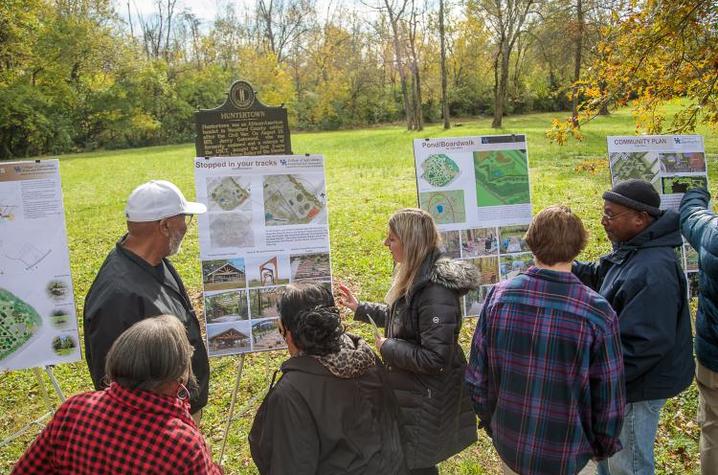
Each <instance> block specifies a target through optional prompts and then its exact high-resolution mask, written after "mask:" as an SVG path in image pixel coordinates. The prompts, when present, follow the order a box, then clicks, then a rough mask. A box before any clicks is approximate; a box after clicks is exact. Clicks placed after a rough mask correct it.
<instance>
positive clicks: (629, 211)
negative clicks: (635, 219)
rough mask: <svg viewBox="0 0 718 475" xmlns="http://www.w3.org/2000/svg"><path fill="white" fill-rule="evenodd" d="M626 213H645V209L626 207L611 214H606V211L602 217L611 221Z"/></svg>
mask: <svg viewBox="0 0 718 475" xmlns="http://www.w3.org/2000/svg"><path fill="white" fill-rule="evenodd" d="M628 213H638V214H641V213H646V212H645V211H636V210H633V209H627V210H626V211H621V212H620V213H616V214H612V215H607V214H606V213H603V219H605V220H606V221H613V220H614V219H616V218H618V217H620V216H623V215H624V214H628ZM646 214H648V213H646Z"/></svg>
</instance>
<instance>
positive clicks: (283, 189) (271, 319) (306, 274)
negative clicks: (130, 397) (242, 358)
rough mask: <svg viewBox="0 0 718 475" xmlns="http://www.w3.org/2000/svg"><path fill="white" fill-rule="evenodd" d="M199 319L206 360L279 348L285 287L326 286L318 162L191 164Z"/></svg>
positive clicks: (290, 158)
mask: <svg viewBox="0 0 718 475" xmlns="http://www.w3.org/2000/svg"><path fill="white" fill-rule="evenodd" d="M194 165H195V186H196V190H197V200H198V201H200V202H202V203H204V204H205V205H207V209H208V211H207V213H205V214H203V215H200V216H199V244H200V259H201V261H202V281H203V286H204V316H205V321H206V324H207V349H208V351H209V355H210V356H222V355H231V354H239V353H254V352H260V351H271V350H276V349H280V348H285V347H286V345H285V343H284V339H283V338H282V336H281V335H280V333H279V329H278V322H279V312H278V308H277V305H278V303H279V297H280V295H281V293H282V291H283V290H284V288H285V286H286V285H287V284H289V283H295V282H316V283H321V284H325V285H327V286H331V262H330V257H329V225H328V219H327V218H328V210H327V200H326V181H325V174H324V158H323V157H322V156H320V155H307V156H304V155H302V156H297V155H271V156H255V157H249V156H247V157H211V158H196V159H195V162H194Z"/></svg>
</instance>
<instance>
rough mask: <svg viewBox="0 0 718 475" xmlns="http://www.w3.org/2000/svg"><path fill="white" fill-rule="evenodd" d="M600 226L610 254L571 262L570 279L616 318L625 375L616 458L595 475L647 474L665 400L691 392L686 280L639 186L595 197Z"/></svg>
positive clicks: (666, 231)
mask: <svg viewBox="0 0 718 475" xmlns="http://www.w3.org/2000/svg"><path fill="white" fill-rule="evenodd" d="M603 200H604V204H603V218H602V219H601V224H602V225H603V228H604V230H605V231H606V235H607V236H608V238H609V239H610V240H611V242H612V243H613V252H611V253H610V254H607V255H605V256H603V257H601V259H600V260H599V261H598V262H594V263H582V262H575V263H574V265H573V273H574V274H576V275H577V276H578V277H579V278H580V279H581V280H582V281H583V283H584V284H586V285H588V286H589V287H591V288H593V289H594V290H596V291H597V292H599V293H600V294H601V295H603V296H604V297H605V298H606V299H607V300H608V301H609V303H610V304H611V306H613V308H614V310H615V311H616V313H617V314H618V321H619V326H620V330H621V344H622V346H623V360H624V367H625V373H626V399H627V402H628V403H627V405H626V410H625V419H624V422H623V430H622V431H621V436H620V439H621V443H622V444H623V450H622V451H620V452H618V453H616V454H615V455H614V456H612V457H611V458H609V459H608V460H604V461H602V462H601V463H600V464H599V470H598V473H599V475H608V474H610V475H623V474H626V475H628V474H630V475H638V474H640V475H644V474H645V475H648V474H653V473H654V458H653V444H654V442H655V438H656V431H657V429H658V420H659V415H660V410H661V408H662V407H663V405H664V404H665V402H666V399H667V398H670V397H673V396H676V395H677V394H679V393H680V392H681V391H683V390H684V389H685V388H686V387H688V386H689V385H690V384H691V381H692V379H693V372H694V368H695V365H694V363H693V350H692V344H693V342H692V335H691V321H690V313H689V307H688V297H687V285H686V279H685V276H684V274H683V270H682V269H681V267H680V265H679V263H678V259H677V257H676V253H675V248H676V247H678V246H680V245H681V244H682V239H681V234H680V231H679V228H678V214H677V213H676V212H674V211H672V210H665V211H662V210H661V209H660V205H661V198H660V196H659V194H658V193H657V192H656V190H655V189H654V188H653V186H652V185H651V184H650V183H648V182H647V181H643V180H635V179H631V180H626V181H623V182H620V183H617V184H616V185H615V186H614V187H613V188H612V189H611V190H610V191H606V192H605V193H604V194H603Z"/></svg>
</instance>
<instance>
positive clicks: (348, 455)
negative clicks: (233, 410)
mask: <svg viewBox="0 0 718 475" xmlns="http://www.w3.org/2000/svg"><path fill="white" fill-rule="evenodd" d="M281 370H282V373H283V376H282V377H281V379H280V380H279V381H278V382H277V384H276V385H274V387H273V388H272V389H270V391H269V394H267V397H266V398H265V399H264V402H262V405H261V406H260V408H259V410H258V411H257V415H256V417H255V419H254V423H253V424H252V430H251V431H250V433H249V446H250V449H251V451H252V458H253V459H254V462H255V463H256V464H257V468H258V469H259V473H261V474H263V475H264V474H268V475H283V474H286V475H314V474H326V475H333V474H337V473H343V474H353V475H376V474H404V473H406V465H405V463H404V456H403V453H402V447H401V440H400V435H399V424H398V416H399V415H398V409H397V405H396V399H395V398H394V395H393V394H392V392H391V391H390V390H389V389H388V388H386V386H385V382H384V380H385V369H384V368H383V366H382V365H381V362H380V361H379V358H378V357H377V356H376V355H375V354H374V353H373V351H372V350H371V348H370V347H369V346H368V345H367V344H366V343H365V342H364V341H363V340H361V339H360V338H358V337H355V336H352V335H348V334H347V335H345V336H344V340H343V342H342V349H341V351H340V352H339V353H336V354H332V355H328V356H325V357H321V358H318V357H314V356H294V357H292V358H290V359H288V360H287V361H285V362H284V363H283V364H282V368H281Z"/></svg>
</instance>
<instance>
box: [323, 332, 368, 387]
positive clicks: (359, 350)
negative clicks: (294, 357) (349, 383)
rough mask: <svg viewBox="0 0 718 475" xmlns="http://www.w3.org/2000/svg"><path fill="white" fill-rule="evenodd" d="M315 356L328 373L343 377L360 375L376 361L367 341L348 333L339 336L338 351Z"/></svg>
mask: <svg viewBox="0 0 718 475" xmlns="http://www.w3.org/2000/svg"><path fill="white" fill-rule="evenodd" d="M315 358H316V359H317V360H318V361H319V363H321V365H322V366H324V367H325V368H326V369H328V370H329V372H330V373H332V374H333V375H334V376H336V377H337V378H343V379H349V378H356V377H358V376H361V375H362V374H364V372H366V370H367V369H369V368H371V367H372V366H375V365H376V362H377V357H376V355H375V354H374V351H373V350H372V349H371V347H370V346H369V345H368V344H367V342H366V341H364V340H363V339H361V338H360V337H358V336H356V335H351V334H348V333H345V334H343V335H342V336H341V348H340V350H339V351H338V352H336V353H331V354H329V355H326V356H315Z"/></svg>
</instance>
